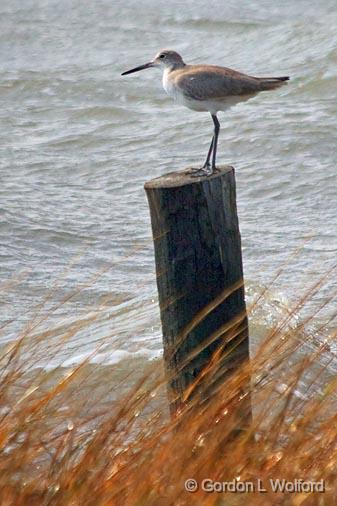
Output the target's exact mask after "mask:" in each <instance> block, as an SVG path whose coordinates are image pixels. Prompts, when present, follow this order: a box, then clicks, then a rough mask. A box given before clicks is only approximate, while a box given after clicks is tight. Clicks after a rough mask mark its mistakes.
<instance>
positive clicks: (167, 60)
mask: <svg viewBox="0 0 337 506" xmlns="http://www.w3.org/2000/svg"><path fill="white" fill-rule="evenodd" d="M184 66H185V63H184V61H183V59H182V57H181V56H180V54H178V53H177V52H176V51H172V50H171V49H163V50H162V51H159V53H157V54H156V56H155V57H154V59H153V60H151V61H150V62H148V63H145V64H144V65H140V66H139V67H135V68H134V69H131V70H127V71H126V72H123V73H122V76H125V75H127V74H132V73H133V72H138V71H139V70H143V69H148V68H150V67H159V68H162V69H163V70H165V69H166V68H169V69H172V70H174V69H177V68H181V67H184Z"/></svg>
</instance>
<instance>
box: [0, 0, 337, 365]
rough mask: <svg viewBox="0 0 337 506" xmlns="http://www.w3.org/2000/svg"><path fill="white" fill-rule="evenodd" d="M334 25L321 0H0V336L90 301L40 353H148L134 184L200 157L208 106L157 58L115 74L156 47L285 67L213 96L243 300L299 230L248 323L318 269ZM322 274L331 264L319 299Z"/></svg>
mask: <svg viewBox="0 0 337 506" xmlns="http://www.w3.org/2000/svg"><path fill="white" fill-rule="evenodd" d="M336 26H337V6H336V2H335V0H319V1H318V0H316V1H308V0H298V1H296V2H293V1H292V0H291V1H290V0H285V1H284V2H282V3H279V2H273V1H268V0H259V1H257V0H255V1H254V0H249V1H248V0H239V1H235V2H234V1H228V2H220V1H211V2H207V3H206V2H204V1H201V0H197V1H195V0H194V1H193V2H192V1H190V0H188V1H185V2H177V1H169V2H167V1H163V0H145V1H142V2H139V1H123V2H116V1H107V0H95V1H92V2H81V1H80V0H71V1H65V0H58V1H52V0H39V1H36V0H34V1H32V0H31V1H30V0H20V1H19V0H14V1H7V0H2V2H1V4H0V66H1V72H0V105H1V107H0V138H1V144H0V178H1V185H0V269H1V283H2V285H1V292H0V320H1V322H0V323H1V325H3V326H4V328H3V330H2V335H1V340H2V342H8V340H11V339H13V338H14V337H15V336H17V335H18V333H20V332H21V331H22V329H23V328H25V325H26V324H27V322H31V321H32V318H34V315H35V316H36V315H37V314H38V315H39V318H40V319H42V321H41V326H42V327H50V326H54V325H63V324H66V323H67V322H69V320H73V319H81V318H83V317H85V316H86V315H87V314H88V312H89V311H90V310H96V309H97V308H98V307H99V308H100V310H101V315H102V317H100V318H99V319H98V320H95V321H94V322H93V323H92V325H91V327H90V331H88V330H85V331H83V332H82V333H81V332H80V333H78V334H76V336H73V337H72V338H71V339H70V340H69V343H68V345H67V347H68V352H67V353H68V354H67V355H64V349H63V351H62V353H60V354H59V355H58V356H57V357H56V358H55V360H56V362H57V361H58V360H59V361H60V360H66V362H64V363H73V362H76V361H78V360H80V359H81V358H83V357H84V356H85V355H86V354H87V353H90V352H92V351H93V350H94V349H95V347H96V346H97V344H100V343H101V344H102V342H101V341H102V338H103V337H104V338H105V339H104V345H103V346H102V348H101V349H100V352H99V353H98V354H96V356H95V359H94V360H96V361H99V362H104V363H107V362H115V361H118V360H119V359H121V358H128V357H131V356H132V357H135V356H137V355H140V356H142V357H143V356H145V357H149V358H151V357H154V356H158V355H159V354H160V353H161V337H160V325H159V314H158V307H157V300H156V297H157V295H156V284H155V275H154V259H153V248H152V242H151V241H152V240H151V230H150V221H149V214H148V207H147V202H146V197H145V194H144V190H143V184H144V182H145V181H147V180H148V179H150V178H153V177H156V176H159V175H161V174H163V173H165V172H169V171H172V170H178V169H183V168H185V167H186V166H191V165H192V166H199V165H200V164H201V162H202V161H203V159H204V157H205V154H206V151H207V148H208V144H209V141H210V137H211V130H212V122H211V120H210V118H209V116H208V114H204V113H195V112H192V111H189V110H187V109H184V108H182V107H181V106H178V105H175V104H174V103H172V102H171V100H170V98H169V97H167V96H166V95H165V92H164V91H163V89H162V87H161V75H160V72H159V71H158V70H155V69H150V70H147V71H144V72H142V73H139V74H134V75H131V76H127V77H121V76H120V73H121V72H122V71H124V70H127V69H128V68H131V67H134V66H136V65H139V64H141V63H145V62H146V61H148V60H150V59H151V58H152V57H153V56H154V54H155V53H156V52H157V51H158V50H159V49H161V48H164V47H165V48H171V49H175V50H177V51H178V52H180V53H181V54H182V55H183V57H184V59H185V61H186V62H189V63H202V62H208V63H214V64H219V65H224V66H229V67H233V68H235V69H237V70H241V71H244V72H247V73H250V74H253V75H254V74H255V75H264V76H265V75H290V76H291V81H290V84H289V85H288V86H287V87H284V88H282V89H280V90H277V91H275V92H270V93H262V94H260V95H259V96H258V97H256V98H254V99H253V100H251V101H249V102H248V103H244V104H242V105H238V106H237V107H235V108H233V109H231V111H229V112H227V113H226V114H224V113H220V115H219V118H220V121H221V126H222V130H221V135H220V144H219V151H218V161H219V163H229V164H232V165H233V166H235V168H236V179H237V195H238V210H239V220H240V227H241V235H242V243H243V256H244V272H245V278H246V281H247V287H248V293H249V297H248V298H249V300H250V299H251V298H253V297H254V295H255V294H256V293H258V292H259V291H260V290H261V287H263V286H264V285H268V284H269V283H270V281H271V280H272V279H273V276H274V275H275V273H276V272H277V270H278V269H279V268H280V266H281V265H285V262H287V258H288V256H289V254H291V252H293V251H295V250H296V248H298V247H301V246H302V251H301V252H300V254H298V255H297V256H296V257H295V258H293V259H292V260H291V262H289V263H288V264H287V265H286V267H285V269H284V272H283V274H282V275H281V276H280V277H279V278H278V279H277V280H276V281H275V283H274V285H273V287H272V290H271V293H272V295H271V300H270V303H269V304H266V305H265V306H264V308H262V312H261V314H260V316H259V323H262V324H265V325H268V324H269V323H270V321H271V320H272V319H273V316H274V313H275V311H276V312H277V310H278V308H279V307H282V308H284V307H287V306H288V305H290V304H291V302H292V301H293V300H294V299H296V297H297V296H298V294H299V293H303V291H304V290H305V289H306V288H307V287H308V286H309V285H310V283H312V282H313V281H314V280H315V279H317V278H319V277H320V276H321V275H322V274H323V273H324V272H326V271H327V269H329V268H330V267H331V266H332V265H333V264H334V262H335V257H336V250H337V226H336V224H337V197H336V158H337V156H336V151H337V148H336V144H337V143H336V137H337V120H336V117H337V31H336ZM308 238H310V240H308ZM205 281H206V280H205ZM336 288H337V281H336V278H335V277H334V276H330V277H329V278H328V280H327V282H326V283H325V287H324V290H323V291H322V292H321V294H320V295H319V297H320V298H321V299H319V298H318V301H321V302H322V301H324V300H325V298H326V297H329V296H332V295H333V294H334V292H335V291H336ZM62 301H65V302H64V303H63V302H62ZM324 311H325V312H324ZM324 311H323V316H322V318H323V319H324V318H325V319H328V318H329V314H330V313H329V311H330V310H329V307H327V308H325V310H324ZM330 312H331V311H330ZM45 315H48V320H47V321H44V320H43V318H44V316H45ZM252 328H253V330H254V322H253V327H252ZM51 346H52V345H51ZM56 362H55V363H56Z"/></svg>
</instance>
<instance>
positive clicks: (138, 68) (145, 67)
mask: <svg viewBox="0 0 337 506" xmlns="http://www.w3.org/2000/svg"><path fill="white" fill-rule="evenodd" d="M153 66H154V63H153V62H152V61H149V63H145V65H140V66H139V67H135V68H134V69H131V70H127V71H126V72H123V73H122V74H121V75H122V76H126V75H127V74H132V73H133V72H138V71H139V70H143V69H148V68H150V67H153Z"/></svg>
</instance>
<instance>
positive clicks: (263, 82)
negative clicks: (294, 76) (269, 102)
mask: <svg viewBox="0 0 337 506" xmlns="http://www.w3.org/2000/svg"><path fill="white" fill-rule="evenodd" d="M258 79H259V81H260V86H261V91H264V90H275V89H276V88H280V86H283V85H284V84H287V81H289V76H284V77H259V78H258Z"/></svg>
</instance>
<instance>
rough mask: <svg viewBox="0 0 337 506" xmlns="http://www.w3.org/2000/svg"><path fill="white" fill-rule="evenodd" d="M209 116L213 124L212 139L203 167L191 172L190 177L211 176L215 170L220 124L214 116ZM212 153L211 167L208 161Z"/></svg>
mask: <svg viewBox="0 0 337 506" xmlns="http://www.w3.org/2000/svg"><path fill="white" fill-rule="evenodd" d="M211 116H212V120H213V123H214V135H213V137H212V142H211V145H210V147H209V150H208V153H207V157H206V161H205V163H204V165H203V166H202V168H201V169H197V170H196V171H193V173H192V174H191V175H192V177H200V176H211V175H212V174H214V172H215V170H216V167H215V161H216V150H217V145H218V137H219V131H220V123H219V120H218V118H217V116H216V114H212V115H211ZM212 153H213V156H212V166H210V163H209V161H210V158H211V155H212Z"/></svg>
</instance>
